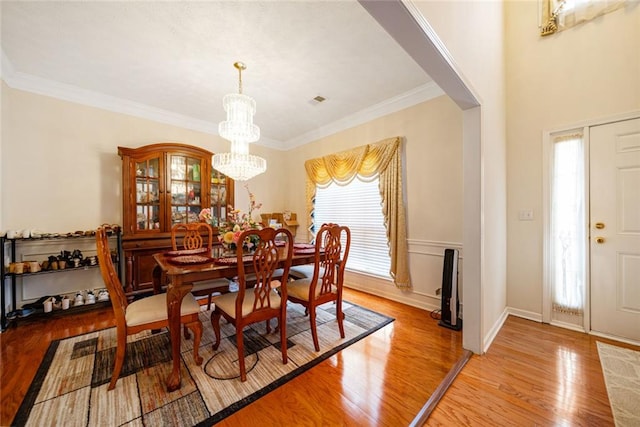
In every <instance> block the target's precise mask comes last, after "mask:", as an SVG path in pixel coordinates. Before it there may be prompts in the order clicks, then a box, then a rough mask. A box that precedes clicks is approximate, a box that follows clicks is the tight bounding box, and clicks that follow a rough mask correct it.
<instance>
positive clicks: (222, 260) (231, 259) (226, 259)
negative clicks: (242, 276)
mask: <svg viewBox="0 0 640 427" xmlns="http://www.w3.org/2000/svg"><path fill="white" fill-rule="evenodd" d="M251 260H253V255H245V256H243V257H242V262H249V261H251ZM213 262H215V263H216V264H237V263H238V258H237V257H224V258H215V259H214V260H213Z"/></svg>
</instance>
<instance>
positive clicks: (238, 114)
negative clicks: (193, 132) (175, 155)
mask: <svg viewBox="0 0 640 427" xmlns="http://www.w3.org/2000/svg"><path fill="white" fill-rule="evenodd" d="M233 66H234V67H236V68H237V70H238V76H239V77H238V82H239V84H238V87H239V90H238V93H237V94H236V93H232V94H229V95H225V97H224V98H223V99H222V105H223V107H224V110H225V111H226V112H227V120H225V121H224V122H220V124H219V125H218V133H219V134H220V136H221V137H223V138H224V139H228V140H229V141H231V152H230V153H219V154H214V155H213V160H212V164H213V167H214V169H217V170H219V171H220V172H222V173H223V174H225V175H226V176H228V177H229V178H231V179H233V180H235V181H247V180H249V179H251V178H253V177H254V176H256V175H260V174H261V173H263V172H264V171H266V170H267V161H266V160H265V159H263V158H262V157H258V156H253V155H251V154H249V143H251V142H256V141H257V140H258V139H260V128H259V127H258V126H256V125H254V124H253V115H254V114H255V113H256V101H254V100H253V98H251V97H249V96H247V95H243V94H242V70H246V69H247V67H246V65H244V64H243V63H242V62H236V63H235V64H233Z"/></svg>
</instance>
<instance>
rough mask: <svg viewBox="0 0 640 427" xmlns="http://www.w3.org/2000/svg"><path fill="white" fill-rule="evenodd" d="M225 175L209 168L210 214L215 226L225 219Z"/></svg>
mask: <svg viewBox="0 0 640 427" xmlns="http://www.w3.org/2000/svg"><path fill="white" fill-rule="evenodd" d="M227 190H228V189H227V177H226V176H225V175H223V174H222V173H220V172H219V171H217V170H215V169H213V168H212V169H211V216H212V217H213V225H214V226H217V225H219V224H220V223H221V222H225V221H226V219H227Z"/></svg>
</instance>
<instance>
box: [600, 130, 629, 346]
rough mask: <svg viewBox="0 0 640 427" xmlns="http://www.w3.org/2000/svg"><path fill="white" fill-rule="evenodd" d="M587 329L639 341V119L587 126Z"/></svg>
mask: <svg viewBox="0 0 640 427" xmlns="http://www.w3.org/2000/svg"><path fill="white" fill-rule="evenodd" d="M589 145H590V177H589V185H590V196H589V197H590V252H591V260H590V261H591V263H590V264H591V278H590V280H591V298H590V300H591V330H592V331H593V332H597V333H601V334H604V335H610V336H616V337H619V338H623V339H627V340H632V341H635V342H640V119H633V120H625V121H621V122H616V123H611V124H606V125H600V126H594V127H591V128H590V133H589Z"/></svg>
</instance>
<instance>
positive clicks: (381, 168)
mask: <svg viewBox="0 0 640 427" xmlns="http://www.w3.org/2000/svg"><path fill="white" fill-rule="evenodd" d="M304 166H305V169H306V171H307V188H306V191H307V214H308V215H309V223H310V224H311V223H312V222H313V217H312V215H313V200H314V197H315V192H316V186H323V185H328V184H329V183H330V182H332V181H333V182H335V183H336V184H338V185H346V184H348V183H349V182H351V181H352V180H353V179H354V178H355V177H356V176H359V177H360V178H361V179H363V180H367V178H369V179H371V178H375V177H376V176H378V177H379V188H380V196H381V198H382V213H383V215H384V220H385V227H386V230H387V239H388V242H389V257H390V260H391V271H390V275H391V277H392V278H393V281H394V283H395V285H396V286H397V287H398V288H401V289H409V288H411V280H410V277H409V256H408V253H409V250H408V248H407V226H406V219H405V211H404V196H403V192H402V158H401V153H400V137H395V138H389V139H385V140H383V141H379V142H377V143H375V144H368V145H363V146H361V147H357V148H354V149H352V150H348V151H343V152H340V153H336V154H330V155H328V156H324V157H319V158H316V159H311V160H307V161H306V162H305V165H304Z"/></svg>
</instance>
